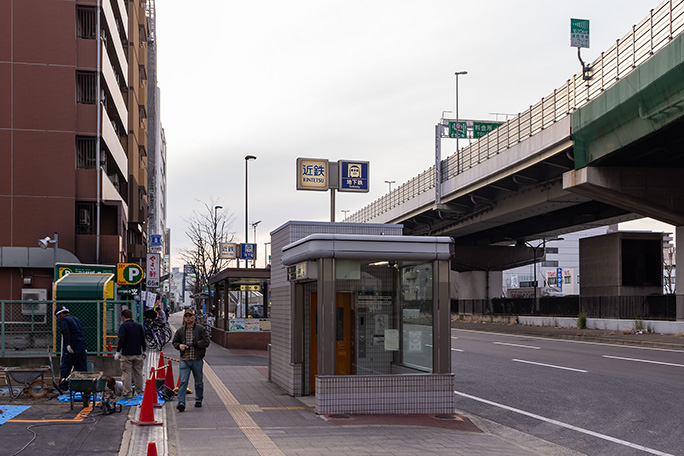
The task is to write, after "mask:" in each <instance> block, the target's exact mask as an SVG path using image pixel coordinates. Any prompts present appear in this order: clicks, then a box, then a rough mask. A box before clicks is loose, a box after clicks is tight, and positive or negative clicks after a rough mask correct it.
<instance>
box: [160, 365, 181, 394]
mask: <svg viewBox="0 0 684 456" xmlns="http://www.w3.org/2000/svg"><path fill="white" fill-rule="evenodd" d="M178 381H180V376H179V377H178ZM164 385H166V386H168V387H169V388H171V389H173V363H172V362H171V360H169V367H167V368H166V378H165V379H164Z"/></svg>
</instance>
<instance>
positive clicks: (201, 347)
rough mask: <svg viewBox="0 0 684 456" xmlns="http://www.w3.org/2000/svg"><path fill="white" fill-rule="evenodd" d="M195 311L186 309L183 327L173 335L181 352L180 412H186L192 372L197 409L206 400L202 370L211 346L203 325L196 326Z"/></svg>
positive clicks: (178, 406)
mask: <svg viewBox="0 0 684 456" xmlns="http://www.w3.org/2000/svg"><path fill="white" fill-rule="evenodd" d="M195 318H196V315H195V311H194V310H193V309H186V310H185V311H184V312H183V326H181V327H180V329H178V330H177V331H176V333H175V334H174V335H173V341H172V343H173V346H174V347H175V348H176V350H180V374H179V379H180V384H179V385H178V405H177V406H176V408H177V409H178V411H179V412H182V411H184V410H185V395H186V393H187V388H188V381H189V380H190V372H192V377H193V379H194V380H195V407H202V399H203V398H204V380H203V373H202V368H203V366H204V355H205V353H206V351H207V347H208V346H209V343H210V339H209V334H207V331H206V330H205V329H204V327H203V326H202V325H198V324H195V323H196V322H195Z"/></svg>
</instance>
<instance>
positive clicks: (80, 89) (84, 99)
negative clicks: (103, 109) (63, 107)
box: [76, 71, 97, 104]
mask: <svg viewBox="0 0 684 456" xmlns="http://www.w3.org/2000/svg"><path fill="white" fill-rule="evenodd" d="M96 77H97V73H95V72H92V71H77V72H76V102H77V103H85V104H95V103H96V102H97V99H96V98H97V79H96Z"/></svg>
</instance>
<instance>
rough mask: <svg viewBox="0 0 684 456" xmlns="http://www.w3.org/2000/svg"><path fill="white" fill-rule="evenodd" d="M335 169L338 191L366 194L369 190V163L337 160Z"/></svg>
mask: <svg viewBox="0 0 684 456" xmlns="http://www.w3.org/2000/svg"><path fill="white" fill-rule="evenodd" d="M337 168H338V171H339V182H338V184H339V187H338V191H340V192H364V193H367V192H368V191H369V190H370V184H369V182H370V179H369V177H370V176H369V173H370V163H369V162H367V161H350V160H339V161H338V162H337Z"/></svg>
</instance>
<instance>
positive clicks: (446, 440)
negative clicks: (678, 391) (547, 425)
mask: <svg viewBox="0 0 684 456" xmlns="http://www.w3.org/2000/svg"><path fill="white" fill-rule="evenodd" d="M180 319H181V318H180V314H175V315H173V316H172V317H171V318H170V321H171V324H172V325H173V326H175V327H178V326H179V324H180ZM167 350H170V348H169V347H168V346H167ZM167 355H168V356H175V355H176V353H173V354H171V353H167ZM175 372H176V373H177V370H176V371H175ZM267 375H268V372H267V359H266V352H260V351H249V350H228V349H225V348H222V347H220V346H217V345H215V344H212V345H211V346H210V347H209V349H208V350H207V356H206V358H205V367H204V402H203V406H202V408H199V409H197V408H195V407H193V405H194V401H193V400H192V399H193V398H192V396H190V397H188V401H187V405H188V407H187V408H186V409H185V412H183V413H179V412H178V411H177V410H176V408H175V405H176V402H175V401H173V402H171V403H169V404H167V405H166V406H165V407H164V409H165V412H166V416H165V428H166V435H167V439H168V440H167V444H168V445H166V447H167V449H168V454H170V455H173V456H175V455H179V456H194V455H207V454H234V455H245V456H249V455H268V456H278V455H288V456H290V455H292V456H295V455H297V456H309V455H310V456H314V455H315V456H318V455H321V454H325V455H345V456H348V455H354V456H362V455H379V454H382V455H418V454H420V455H441V454H443V455H470V456H472V455H475V456H477V455H507V456H515V455H576V454H578V453H576V452H573V451H570V450H568V449H565V448H562V447H558V446H556V445H554V444H551V443H549V442H546V441H543V440H540V439H537V438H535V437H532V436H529V435H526V434H522V433H520V432H517V431H514V430H512V429H510V428H506V427H503V426H500V425H498V424H495V423H492V422H489V421H485V420H481V419H479V418H476V417H472V416H466V415H462V414H458V413H457V414H455V415H454V416H453V417H437V416H434V415H409V416H406V415H365V416H339V417H326V416H319V415H316V414H315V413H314V411H313V407H312V405H313V398H294V397H291V396H289V395H287V394H285V392H284V391H283V390H281V388H280V387H278V386H277V385H275V384H274V383H271V382H269V381H268V379H267ZM189 386H190V388H193V384H192V380H191V382H190V385H189ZM165 449H166V448H165ZM141 454H145V453H141ZM159 454H160V455H161V454H162V453H161V452H160V453H159ZM164 454H166V453H164Z"/></svg>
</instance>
